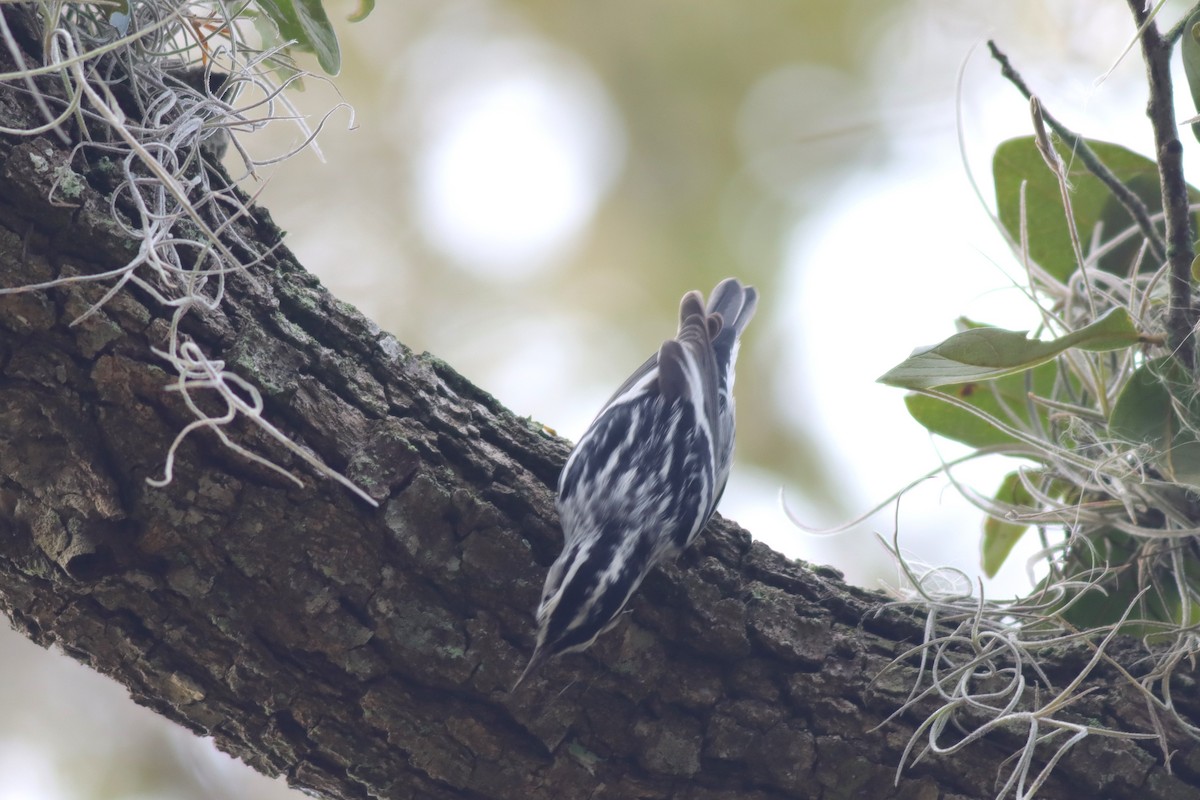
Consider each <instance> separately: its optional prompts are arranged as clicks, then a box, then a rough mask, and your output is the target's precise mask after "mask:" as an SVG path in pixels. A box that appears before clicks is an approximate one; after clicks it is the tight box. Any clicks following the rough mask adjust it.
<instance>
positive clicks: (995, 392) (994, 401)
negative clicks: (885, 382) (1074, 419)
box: [904, 363, 1058, 448]
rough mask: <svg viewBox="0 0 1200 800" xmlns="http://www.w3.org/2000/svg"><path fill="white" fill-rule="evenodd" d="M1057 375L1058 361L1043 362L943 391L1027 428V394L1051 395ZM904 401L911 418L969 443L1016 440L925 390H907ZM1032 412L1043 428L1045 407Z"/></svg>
mask: <svg viewBox="0 0 1200 800" xmlns="http://www.w3.org/2000/svg"><path fill="white" fill-rule="evenodd" d="M1057 376H1058V365H1057V364H1054V363H1046V364H1041V365H1039V366H1037V367H1034V368H1033V369H1032V370H1026V371H1024V372H1018V373H1013V374H1012V375H1005V376H1004V377H1002V378H995V379H993V380H990V381H982V382H975V381H968V382H967V383H961V384H958V385H957V386H953V387H948V388H947V389H945V391H947V392H949V393H950V394H952V395H954V396H955V397H957V398H958V399H959V400H961V401H962V402H964V403H966V404H967V405H969V406H972V407H973V408H977V409H979V411H981V412H983V413H985V414H987V415H989V416H992V417H995V418H997V419H1001V420H1004V421H1005V422H1008V423H1011V424H1012V425H1013V426H1014V427H1017V428H1025V429H1029V428H1031V427H1032V426H1031V424H1030V423H1031V420H1030V418H1029V411H1030V404H1029V400H1028V396H1029V394H1030V393H1033V394H1035V395H1039V396H1041V397H1048V396H1050V394H1051V392H1052V391H1053V389H1054V381H1055V379H1056V378H1057ZM904 404H905V406H906V407H907V408H908V413H909V414H911V415H912V417H913V419H915V420H916V421H917V422H919V423H921V425H922V426H924V428H925V429H926V430H928V431H929V432H930V433H935V434H937V435H938V436H945V437H946V438H947V439H953V440H954V441H956V442H962V443H963V444H965V445H969V446H970V447H974V448H981V447H990V446H992V445H1000V444H1015V443H1016V442H1017V440H1016V439H1015V438H1013V437H1012V436H1010V435H1009V434H1007V433H1005V432H1004V431H1002V430H1000V429H999V428H996V427H995V426H994V425H992V424H991V423H989V422H987V421H986V420H984V419H983V418H981V417H980V416H979V415H977V414H972V413H971V412H970V411H968V410H966V409H964V408H960V407H959V406H956V405H951V404H950V403H948V402H946V401H945V400H942V399H940V398H937V397H931V396H929V395H927V394H908V395H905V397H904ZM1034 413H1036V414H1037V415H1038V416H1039V417H1040V418H1041V420H1042V427H1043V429H1044V428H1045V427H1046V422H1045V419H1046V409H1045V407H1043V406H1037V407H1035V409H1034Z"/></svg>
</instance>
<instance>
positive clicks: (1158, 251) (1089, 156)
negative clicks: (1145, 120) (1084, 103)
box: [987, 39, 1167, 263]
mask: <svg viewBox="0 0 1200 800" xmlns="http://www.w3.org/2000/svg"><path fill="white" fill-rule="evenodd" d="M987 44H988V50H989V51H990V52H991V54H992V58H994V59H996V61H997V62H998V63H999V64H1000V74H1001V75H1003V76H1004V77H1005V78H1006V79H1008V82H1009V83H1011V84H1012V85H1013V86H1015V87H1017V91H1019V92H1020V93H1021V94H1022V95H1024V96H1025V99H1026V100H1033V92H1032V91H1030V89H1029V86H1028V85H1026V83H1025V80H1024V79H1023V78H1022V77H1021V74H1020V73H1019V72H1017V71H1016V70H1015V69H1013V66H1012V63H1011V62H1010V61H1009V60H1008V56H1007V55H1006V54H1005V53H1004V51H1002V50H1001V49H1000V48H999V47H997V46H996V43H995V42H994V41H992V40H990V39H989V40H988V43H987ZM1041 113H1042V119H1043V120H1045V122H1046V124H1047V125H1049V126H1050V129H1051V130H1053V131H1054V132H1055V133H1057V134H1058V135H1059V136H1060V137H1061V138H1062V140H1063V141H1064V142H1066V143H1067V145H1068V146H1069V147H1070V148H1071V152H1073V153H1075V154H1076V155H1077V156H1078V157H1079V160H1080V161H1081V162H1083V165H1084V166H1085V167H1086V168H1087V170H1088V172H1090V173H1092V174H1093V175H1095V176H1096V177H1097V178H1099V179H1100V182H1101V183H1103V184H1104V185H1105V186H1107V187H1108V190H1109V191H1110V192H1112V194H1113V197H1115V198H1116V199H1117V202H1118V203H1120V204H1121V205H1122V206H1124V207H1125V210H1126V211H1128V212H1129V216H1131V217H1133V221H1134V223H1135V224H1136V225H1137V226H1138V229H1139V230H1141V232H1142V235H1143V236H1145V237H1146V240H1147V241H1148V242H1149V243H1150V253H1151V255H1152V256H1153V257H1154V259H1155V261H1157V262H1159V263H1162V262H1164V261H1166V260H1167V246H1166V243H1165V242H1164V241H1163V239H1162V237H1161V236H1159V235H1158V231H1157V230H1155V228H1154V223H1153V222H1152V221H1151V220H1150V210H1149V209H1148V208H1146V204H1145V203H1143V202H1142V198H1140V197H1138V196H1137V195H1136V194H1135V193H1134V192H1133V190H1132V189H1130V188H1129V187H1128V186H1126V185H1125V184H1124V183H1122V182H1121V179H1120V178H1118V177H1117V176H1116V175H1114V174H1113V173H1112V171H1111V170H1109V168H1108V167H1107V166H1105V165H1104V162H1103V161H1101V160H1100V157H1099V156H1097V155H1096V153H1095V151H1093V150H1092V148H1091V147H1089V146H1088V143H1087V142H1086V141H1084V139H1083V137H1081V136H1080V135H1079V134H1077V133H1075V132H1074V131H1072V130H1071V129H1070V128H1068V127H1066V126H1065V125H1063V124H1062V123H1061V122H1059V121H1058V120H1057V119H1055V117H1054V116H1053V115H1052V114H1051V113H1050V112H1049V111H1047V110H1046V107H1045V106H1044V105H1043V106H1041Z"/></svg>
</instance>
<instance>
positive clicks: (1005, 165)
mask: <svg viewBox="0 0 1200 800" xmlns="http://www.w3.org/2000/svg"><path fill="white" fill-rule="evenodd" d="M1185 38H1186V37H1185ZM1088 144H1089V145H1090V146H1091V148H1092V151H1093V152H1094V153H1095V154H1096V155H1097V156H1098V157H1099V158H1100V160H1101V161H1103V162H1104V164H1105V166H1107V167H1108V169H1109V170H1110V171H1111V172H1112V173H1113V174H1114V175H1115V176H1116V177H1117V179H1118V180H1120V181H1121V182H1122V183H1124V184H1125V185H1126V186H1128V187H1129V188H1130V189H1131V190H1133V192H1134V193H1135V194H1136V195H1137V196H1138V197H1139V198H1141V200H1142V202H1143V203H1144V204H1145V205H1146V208H1147V209H1148V211H1149V212H1150V214H1152V215H1153V214H1155V213H1157V212H1159V211H1161V210H1162V192H1161V190H1160V188H1159V179H1158V165H1157V164H1156V163H1155V162H1154V161H1153V160H1151V159H1149V158H1146V157H1145V156H1143V155H1139V154H1138V153H1135V152H1133V151H1131V150H1127V149H1126V148H1124V147H1121V146H1120V145H1116V144H1111V143H1109V142H1098V141H1091V140H1089V141H1088ZM1055 147H1056V149H1057V150H1058V153H1059V155H1061V156H1062V159H1063V162H1064V163H1065V164H1066V165H1067V178H1068V181H1069V183H1070V186H1071V208H1072V210H1073V211H1074V214H1075V224H1076V227H1077V228H1078V230H1079V237H1080V239H1081V240H1082V242H1083V246H1084V248H1085V251H1084V252H1085V255H1086V253H1087V249H1086V248H1087V247H1088V242H1089V241H1091V238H1092V232H1093V230H1094V229H1095V228H1096V227H1097V225H1099V226H1100V227H1101V230H1102V241H1107V240H1108V239H1111V238H1112V237H1114V236H1116V235H1117V234H1119V233H1121V232H1122V231H1124V230H1125V229H1127V228H1129V227H1130V226H1131V225H1132V224H1133V218H1132V217H1131V216H1130V215H1129V212H1128V211H1126V210H1125V208H1124V206H1122V205H1121V204H1120V203H1119V202H1117V200H1116V199H1115V198H1114V197H1113V196H1112V193H1111V192H1110V191H1109V189H1108V187H1106V186H1105V185H1104V184H1103V183H1101V181H1100V179H1099V178H1097V177H1096V176H1095V175H1093V174H1092V173H1090V172H1088V170H1087V168H1086V167H1084V165H1083V163H1082V162H1081V161H1080V160H1079V158H1078V157H1077V156H1075V155H1074V154H1073V153H1071V151H1070V149H1069V148H1067V147H1066V146H1065V145H1064V144H1063V143H1062V142H1060V141H1056V144H1055ZM992 174H993V177H994V180H995V183H996V209H997V212H998V214H999V217H1000V222H1001V224H1002V225H1004V227H1005V229H1006V230H1007V231H1008V233H1009V235H1010V236H1012V238H1013V240H1014V241H1018V242H1019V241H1020V240H1021V238H1020V230H1021V212H1020V197H1021V183H1022V182H1027V183H1026V189H1025V200H1026V210H1025V211H1026V225H1027V228H1028V232H1029V255H1030V257H1031V258H1032V259H1033V260H1034V261H1036V262H1037V263H1039V264H1041V265H1042V267H1043V268H1045V270H1046V271H1047V272H1049V273H1050V274H1051V275H1053V276H1054V277H1055V278H1057V279H1058V280H1060V281H1066V280H1067V278H1069V277H1070V276H1071V274H1072V273H1073V272H1074V271H1075V270H1076V268H1077V267H1078V265H1077V264H1076V263H1075V252H1074V250H1073V249H1072V247H1071V239H1070V234H1069V233H1068V230H1067V220H1066V212H1065V211H1064V210H1063V202H1062V194H1061V191H1060V190H1059V186H1058V180H1057V179H1056V178H1055V177H1054V175H1053V174H1052V173H1051V172H1050V170H1049V169H1048V168H1047V167H1046V163H1045V161H1044V160H1043V159H1042V156H1041V154H1040V153H1039V152H1038V150H1037V146H1036V145H1035V144H1034V140H1033V137H1032V136H1024V137H1020V138H1017V139H1010V140H1008V141H1006V142H1004V143H1002V144H1001V145H1000V146H999V147H998V148H996V154H995V156H994V157H993V159H992ZM1188 194H1189V196H1190V198H1191V201H1192V202H1193V203H1196V202H1200V193H1198V192H1196V190H1194V189H1192V188H1190V187H1189V188H1188ZM1160 230H1161V226H1160ZM1140 245H1141V237H1133V238H1131V239H1129V240H1128V241H1126V242H1124V243H1122V244H1121V245H1119V246H1117V247H1115V248H1114V249H1113V250H1111V251H1110V252H1108V253H1107V254H1105V256H1104V257H1103V258H1101V259H1100V262H1099V266H1100V268H1101V269H1104V270H1107V271H1109V272H1112V273H1114V274H1117V275H1127V274H1128V273H1129V270H1130V266H1131V265H1132V264H1133V262H1134V259H1135V258H1136V256H1137V252H1138V248H1139V247H1140ZM1146 266H1147V267H1149V268H1151V269H1153V268H1156V267H1157V266H1158V265H1157V264H1155V265H1149V264H1147V265H1146Z"/></svg>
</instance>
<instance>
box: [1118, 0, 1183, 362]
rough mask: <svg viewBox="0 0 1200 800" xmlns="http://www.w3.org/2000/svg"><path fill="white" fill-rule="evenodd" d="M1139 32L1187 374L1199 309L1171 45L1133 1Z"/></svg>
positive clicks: (1178, 345)
mask: <svg viewBox="0 0 1200 800" xmlns="http://www.w3.org/2000/svg"><path fill="white" fill-rule="evenodd" d="M1129 8H1130V10H1131V11H1132V12H1133V18H1134V20H1135V21H1136V22H1137V24H1138V29H1139V31H1140V36H1139V39H1140V41H1141V45H1142V57H1143V59H1144V60H1145V62H1146V73H1147V79H1148V83H1149V87H1150V102H1149V105H1148V106H1147V109H1146V113H1147V115H1148V116H1149V117H1150V126H1151V128H1153V130H1154V145H1155V150H1156V154H1157V161H1158V174H1159V181H1160V183H1161V186H1162V198H1163V214H1164V217H1165V220H1166V229H1167V263H1168V265H1169V272H1170V287H1171V309H1170V315H1169V317H1168V319H1167V337H1168V342H1169V344H1170V347H1171V350H1172V352H1173V353H1174V354H1175V356H1176V358H1178V359H1179V360H1180V361H1181V362H1182V363H1183V364H1184V365H1185V366H1187V368H1188V369H1193V368H1194V367H1195V340H1194V331H1195V327H1196V321H1197V310H1196V307H1195V304H1194V303H1193V301H1192V282H1191V270H1192V259H1193V258H1194V256H1195V253H1194V252H1193V250H1192V214H1191V210H1190V209H1189V201H1188V189H1187V181H1185V180H1184V177H1183V144H1182V143H1181V142H1180V141H1179V137H1178V135H1177V134H1178V125H1176V122H1175V102H1174V98H1173V96H1172V87H1171V51H1172V49H1173V48H1172V43H1171V40H1164V39H1163V37H1162V36H1161V35H1160V34H1159V32H1158V26H1157V25H1156V24H1155V22H1154V20H1152V19H1150V12H1149V11H1148V10H1147V9H1146V7H1145V4H1144V3H1142V2H1140V0H1129Z"/></svg>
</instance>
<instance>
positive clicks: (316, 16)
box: [258, 0, 342, 75]
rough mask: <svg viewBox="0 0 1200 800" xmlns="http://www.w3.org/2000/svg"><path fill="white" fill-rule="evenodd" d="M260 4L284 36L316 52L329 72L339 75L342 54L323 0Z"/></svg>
mask: <svg viewBox="0 0 1200 800" xmlns="http://www.w3.org/2000/svg"><path fill="white" fill-rule="evenodd" d="M258 5H259V8H261V9H262V10H263V13H264V14H266V15H267V16H268V17H269V18H270V19H271V21H272V22H273V23H274V24H275V27H276V28H278V29H279V35H280V36H282V37H283V39H285V40H293V41H295V43H296V44H295V47H296V49H298V50H303V51H305V52H308V53H314V54H315V55H316V56H317V63H319V64H320V65H321V69H323V70H325V72H326V73H328V74H330V75H337V74H338V72H339V71H340V70H341V68H342V54H341V51H340V50H339V49H338V43H337V34H336V33H334V30H333V25H331V24H330V22H329V17H328V16H326V14H325V8H324V7H323V6H322V5H321V0H258Z"/></svg>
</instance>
